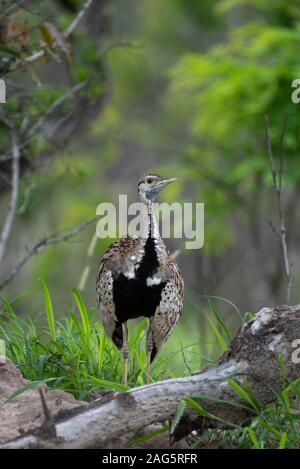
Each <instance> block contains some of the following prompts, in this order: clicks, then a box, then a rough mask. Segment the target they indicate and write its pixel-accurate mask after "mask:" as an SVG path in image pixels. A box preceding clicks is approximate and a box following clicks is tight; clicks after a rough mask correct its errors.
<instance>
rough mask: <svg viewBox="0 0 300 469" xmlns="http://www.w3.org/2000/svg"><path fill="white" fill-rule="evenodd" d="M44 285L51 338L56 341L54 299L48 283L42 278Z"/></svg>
mask: <svg viewBox="0 0 300 469" xmlns="http://www.w3.org/2000/svg"><path fill="white" fill-rule="evenodd" d="M42 287H43V291H44V304H45V309H46V315H47V322H48V327H49V331H50V335H51V339H52V340H53V341H54V342H55V341H56V330H55V319H54V312H53V306H52V301H51V296H50V292H49V289H48V287H47V284H46V282H45V281H44V280H42Z"/></svg>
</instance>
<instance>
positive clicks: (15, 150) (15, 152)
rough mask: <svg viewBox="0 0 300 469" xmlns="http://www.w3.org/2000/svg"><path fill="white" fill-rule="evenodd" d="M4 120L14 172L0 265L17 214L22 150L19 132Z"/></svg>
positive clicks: (0, 251)
mask: <svg viewBox="0 0 300 469" xmlns="http://www.w3.org/2000/svg"><path fill="white" fill-rule="evenodd" d="M2 120H3V122H4V123H5V124H6V125H7V126H8V127H9V128H10V132H11V146H12V157H13V158H12V168H11V171H12V183H11V184H12V192H11V198H10V203H9V207H8V211H7V215H6V218H5V221H4V225H3V228H2V232H1V234H0V263H1V261H2V260H3V257H4V253H5V247H6V243H7V240H8V238H9V235H10V233H11V229H12V225H13V222H14V218H15V214H16V208H17V200H18V194H19V172H20V167H19V161H20V149H19V145H18V136H17V132H16V130H15V128H14V127H13V125H12V124H11V123H10V122H8V121H7V120H5V119H4V118H2Z"/></svg>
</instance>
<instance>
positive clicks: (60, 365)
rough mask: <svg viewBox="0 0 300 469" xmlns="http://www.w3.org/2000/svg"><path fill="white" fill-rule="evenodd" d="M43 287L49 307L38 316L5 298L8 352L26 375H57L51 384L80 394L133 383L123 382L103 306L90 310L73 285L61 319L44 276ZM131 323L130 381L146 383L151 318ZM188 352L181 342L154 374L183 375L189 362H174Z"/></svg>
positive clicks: (0, 316)
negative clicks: (22, 312) (20, 311)
mask: <svg viewBox="0 0 300 469" xmlns="http://www.w3.org/2000/svg"><path fill="white" fill-rule="evenodd" d="M42 291H43V298H44V308H45V313H44V314H43V315H42V316H40V317H39V318H38V319H35V320H34V321H33V320H32V319H30V318H26V319H22V318H20V317H19V316H17V315H16V314H15V312H14V310H13V307H12V305H11V304H9V303H8V302H7V301H5V300H2V303H3V309H2V310H1V311H0V337H1V338H4V340H5V344H6V353H7V356H8V357H9V358H10V359H11V360H12V361H13V362H14V363H15V364H16V365H17V366H18V368H19V370H20V371H21V373H22V375H23V376H24V377H25V378H27V379H30V380H31V381H35V382H39V381H44V380H50V379H51V380H50V381H49V383H48V385H49V386H50V387H51V388H60V389H63V390H65V391H68V392H71V393H72V394H73V395H74V396H75V397H76V398H77V399H88V398H89V394H90V392H91V390H102V389H107V388H109V389H116V390H119V391H122V390H125V389H127V387H126V386H124V385H123V384H122V375H123V369H122V354H121V352H120V351H119V350H118V349H117V348H116V347H115V346H114V345H113V343H112V342H111V340H108V339H107V337H106V334H105V332H104V329H103V327H102V324H101V323H100V321H99V315H98V312H97V311H96V310H95V309H94V308H92V309H90V310H88V309H87V307H86V305H85V303H84V301H83V299H82V297H81V295H80V293H79V292H78V291H77V290H76V289H73V290H72V294H73V299H74V300H75V308H74V309H72V310H70V311H68V312H67V314H65V315H64V317H63V318H62V319H61V320H58V319H56V317H55V313H54V308H53V304H52V299H51V296H50V292H49V290H48V287H47V285H46V283H45V282H44V281H42ZM45 318H46V322H45ZM131 326H132V327H130V328H129V329H130V333H129V347H130V369H129V382H128V387H133V386H138V385H142V384H144V383H145V378H146V373H145V370H146V351H145V331H146V328H147V320H146V319H144V320H141V321H139V322H137V323H136V324H131ZM183 353H184V351H183V350H182V348H180V349H179V350H178V351H176V353H168V354H165V355H164V354H160V355H159V356H158V357H157V359H156V360H155V362H154V363H153V366H152V369H151V378H152V380H153V381H157V380H159V379H164V378H168V377H173V376H180V375H182V373H183V372H184V370H183V368H184V364H183V363H182V365H183V366H181V367H179V368H178V369H177V370H174V369H172V363H173V364H174V362H175V363H176V362H178V359H176V356H179V357H180V360H182V354H183ZM185 373H186V374H188V371H187V370H185Z"/></svg>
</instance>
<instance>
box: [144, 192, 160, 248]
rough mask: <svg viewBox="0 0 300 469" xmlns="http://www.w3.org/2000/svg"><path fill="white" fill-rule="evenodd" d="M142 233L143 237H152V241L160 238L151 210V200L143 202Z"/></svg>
mask: <svg viewBox="0 0 300 469" xmlns="http://www.w3.org/2000/svg"><path fill="white" fill-rule="evenodd" d="M145 208H146V210H145V215H144V216H145V219H144V235H145V238H146V239H148V238H153V239H154V241H159V240H160V234H159V229H158V224H157V220H156V217H155V215H154V212H153V202H152V201H151V200H149V201H147V202H146V203H145Z"/></svg>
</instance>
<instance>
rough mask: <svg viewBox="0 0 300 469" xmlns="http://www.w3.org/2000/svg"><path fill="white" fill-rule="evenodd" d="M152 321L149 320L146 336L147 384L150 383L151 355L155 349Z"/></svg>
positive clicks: (151, 319)
mask: <svg viewBox="0 0 300 469" xmlns="http://www.w3.org/2000/svg"><path fill="white" fill-rule="evenodd" d="M152 321H153V318H150V320H149V327H148V331H147V336H146V352H147V371H146V383H147V384H149V383H150V367H151V353H152V349H153V336H152Z"/></svg>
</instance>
